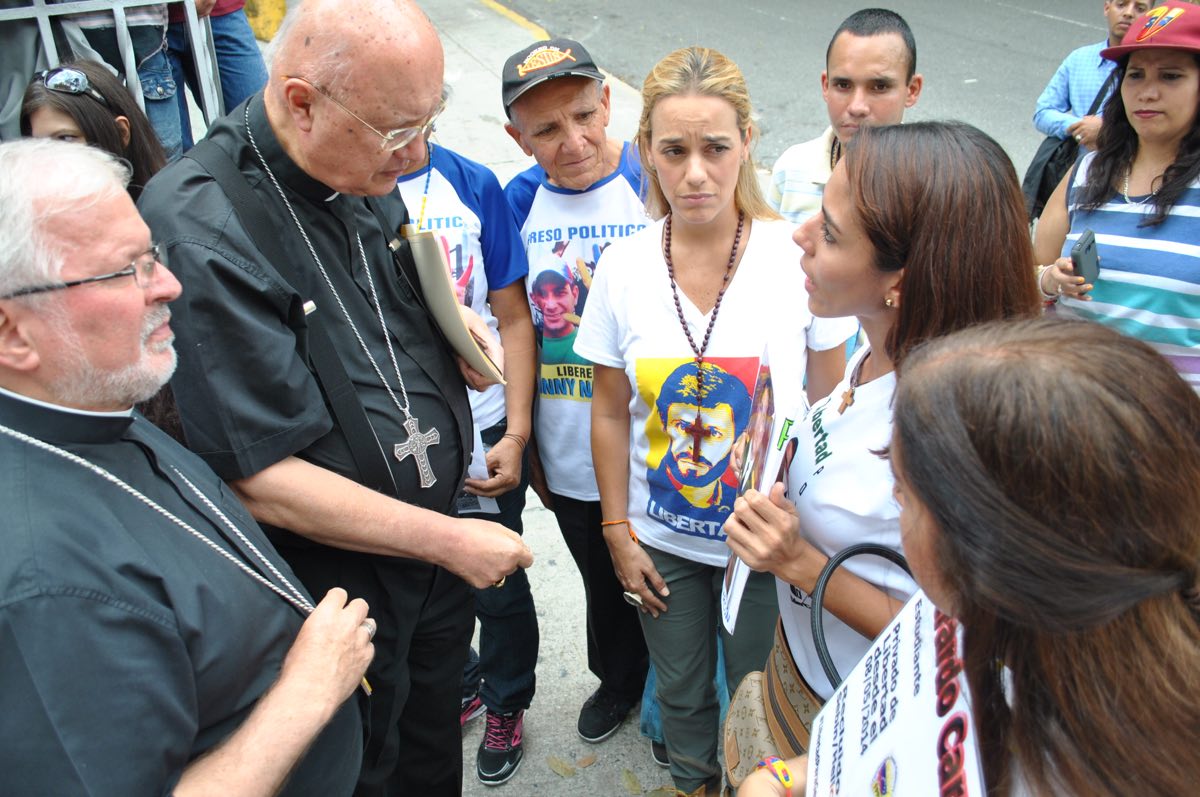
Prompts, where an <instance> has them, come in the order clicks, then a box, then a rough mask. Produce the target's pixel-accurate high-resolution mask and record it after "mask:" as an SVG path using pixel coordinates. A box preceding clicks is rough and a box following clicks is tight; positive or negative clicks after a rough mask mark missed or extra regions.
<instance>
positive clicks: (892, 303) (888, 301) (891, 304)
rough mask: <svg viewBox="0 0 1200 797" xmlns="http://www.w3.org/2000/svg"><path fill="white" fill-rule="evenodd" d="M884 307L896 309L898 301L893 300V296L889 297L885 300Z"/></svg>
mask: <svg viewBox="0 0 1200 797" xmlns="http://www.w3.org/2000/svg"><path fill="white" fill-rule="evenodd" d="M883 306H884V307H895V306H896V300H895V299H893V298H892V297H891V296H889V297H887V298H886V299H884V300H883Z"/></svg>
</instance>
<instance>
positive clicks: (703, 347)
mask: <svg viewBox="0 0 1200 797" xmlns="http://www.w3.org/2000/svg"><path fill="white" fill-rule="evenodd" d="M672 215H673V214H670V213H668V214H667V220H666V222H665V223H664V224H663V260H665V261H666V262H667V276H668V277H669V278H670V280H671V295H672V296H674V297H675V313H676V315H678V316H679V325H680V326H681V327H683V334H684V335H685V336H687V342H688V345H690V346H691V347H692V353H693V354H695V355H696V417H695V418H694V419H693V420H692V422H691V424H690V425H688V426H685V427H684V429H683V431H684V432H686V433H687V434H689V435H691V438H692V462H696V463H698V462H699V461H700V443H701V441H702V440H703V439H704V438H705V437H711V436H712V432H711V431H709V430H708V429H706V428H705V426H704V424H702V423H701V422H700V410H701V407H702V406H703V405H704V353H705V352H706V351H707V350H708V339H709V338H710V337H711V336H712V331H713V325H714V324H715V323H717V314H718V313H719V312H721V299H722V298H724V296H725V289H726V288H728V287H729V278H730V277H731V276H733V265H734V263H736V262H737V253H738V245H739V244H740V243H741V241H742V225H743V223H744V222H745V220H746V214H744V213H743V212H742V211H740V210H739V211H738V223H737V232H735V233H734V234H733V248H732V249H730V250H729V263H728V264H727V265H726V266H725V274H724V276H722V277H721V289H720V290H719V291H717V301H716V303H715V304H713V309H712V315H710V316H709V318H708V328H707V329H705V330H704V340H703V342H701V344H700V345H699V346H697V345H696V341H695V339H694V338H693V337H692V329H691V327H689V326H688V322H687V319H686V318H685V317H684V315H683V304H682V302H680V301H679V287H678V286H677V285H676V283H675V264H674V262H672V260H671V217H672Z"/></svg>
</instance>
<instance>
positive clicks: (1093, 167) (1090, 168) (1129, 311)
mask: <svg viewBox="0 0 1200 797" xmlns="http://www.w3.org/2000/svg"><path fill="white" fill-rule="evenodd" d="M1101 55H1102V56H1104V57H1105V58H1109V59H1112V60H1115V61H1116V62H1117V67H1116V68H1117V71H1118V73H1119V74H1120V75H1121V78H1120V85H1119V87H1118V89H1117V90H1116V91H1114V92H1113V94H1112V97H1111V98H1110V99H1109V101H1108V103H1107V105H1106V106H1105V108H1104V120H1103V124H1102V125H1101V127H1100V136H1099V140H1098V145H1097V148H1096V151H1095V152H1091V153H1088V154H1087V155H1085V156H1084V157H1083V159H1082V160H1080V162H1079V163H1078V165H1077V166H1076V167H1075V168H1074V169H1073V170H1072V171H1071V172H1070V173H1069V174H1068V176H1067V177H1066V178H1064V179H1063V181H1062V183H1061V184H1059V186H1058V188H1057V189H1056V190H1055V192H1054V194H1053V195H1051V197H1050V199H1049V200H1048V201H1047V203H1046V211H1045V213H1044V214H1043V215H1042V218H1041V221H1040V222H1039V223H1038V228H1037V243H1036V246H1035V254H1036V256H1037V261H1036V262H1038V263H1049V264H1050V265H1045V266H1041V267H1040V269H1039V271H1038V284H1039V286H1040V288H1041V290H1042V293H1043V295H1044V296H1045V298H1046V299H1047V300H1048V301H1051V302H1055V301H1057V306H1056V308H1055V311H1056V312H1057V313H1058V314H1059V315H1062V316H1065V317H1074V318H1086V319H1089V320H1092V321H1097V322H1099V323H1102V324H1107V325H1109V326H1112V327H1114V328H1116V329H1119V330H1120V331H1122V332H1124V333H1125V334H1127V335H1132V336H1134V337H1136V338H1140V339H1142V340H1144V341H1146V342H1147V343H1149V344H1150V345H1151V346H1153V347H1154V348H1155V349H1157V350H1158V352H1159V353H1160V354H1162V355H1163V356H1164V357H1166V358H1167V359H1168V360H1169V361H1171V362H1172V363H1173V364H1174V365H1175V367H1176V368H1177V369H1178V370H1179V372H1180V374H1182V375H1183V377H1184V379H1185V380H1186V381H1187V382H1188V383H1190V384H1191V385H1192V387H1193V389H1195V390H1197V391H1200V250H1197V248H1196V243H1197V241H1198V240H1200V216H1198V213H1200V113H1198V109H1200V7H1198V6H1195V5H1191V4H1187V3H1179V2H1169V3H1163V4H1160V5H1159V6H1157V7H1156V8H1154V9H1153V10H1152V11H1150V12H1149V13H1148V14H1144V15H1143V16H1141V17H1139V18H1138V19H1137V20H1136V21H1135V22H1134V23H1133V25H1132V26H1131V27H1130V28H1129V32H1128V33H1126V34H1125V38H1124V39H1123V40H1122V42H1121V44H1120V45H1119V46H1117V47H1110V48H1108V49H1106V50H1104V51H1103V52H1102V53H1101ZM1087 230H1091V231H1092V233H1093V234H1094V235H1095V239H1096V242H1097V246H1096V251H1097V252H1098V254H1099V257H1100V264H1099V265H1100V268H1099V270H1098V275H1099V278H1098V279H1097V278H1096V277H1095V275H1093V274H1090V273H1089V274H1088V275H1087V277H1086V278H1085V276H1084V274H1083V273H1080V272H1077V271H1076V269H1075V266H1074V265H1073V264H1072V260H1071V257H1070V252H1071V249H1072V248H1073V247H1074V246H1075V244H1076V242H1078V241H1079V240H1080V237H1081V236H1082V235H1083V234H1084V232H1085V231H1087ZM1093 280H1094V282H1093Z"/></svg>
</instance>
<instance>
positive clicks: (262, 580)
mask: <svg viewBox="0 0 1200 797" xmlns="http://www.w3.org/2000/svg"><path fill="white" fill-rule="evenodd" d="M0 434H5V435H8V436H9V437H11V438H13V439H15V440H19V441H21V442H22V443H26V444H28V445H30V446H33V447H34V448H39V449H41V450H42V451H45V452H47V453H50V454H53V455H54V456H56V457H61V458H63V459H65V460H67V461H68V462H72V463H74V464H76V465H78V466H79V467H81V468H85V469H86V470H90V471H91V472H92V473H94V474H96V475H97V476H99V477H100V478H102V479H104V480H105V481H107V482H109V483H110V484H112V485H114V486H115V487H117V489H119V490H121V491H123V492H125V493H127V494H128V495H130V496H132V497H133V498H134V499H136V500H137V501H139V502H141V503H142V504H144V505H145V506H147V507H148V508H150V509H151V510H153V511H154V512H156V513H158V514H159V515H161V516H162V517H164V518H165V519H167V520H168V521H170V522H171V523H174V524H175V525H176V526H178V527H179V528H181V529H183V530H184V531H186V532H187V533H188V534H190V535H191V536H192V537H194V538H196V540H198V541H199V542H201V543H202V544H203V545H205V546H206V547H207V548H208V549H209V550H211V551H213V552H214V553H216V554H217V555H218V556H220V557H221V558H223V559H225V560H226V561H227V562H229V563H230V564H232V565H233V566H234V567H236V568H237V569H238V570H240V571H242V572H243V573H244V574H246V575H247V576H249V577H250V578H251V579H253V580H254V581H257V582H258V583H259V584H261V585H263V586H264V587H266V588H267V589H269V590H271V591H272V592H274V593H275V594H276V595H278V596H279V597H281V598H283V599H284V600H285V601H287V602H288V603H290V604H291V605H292V606H294V607H295V608H296V610H297V611H299V612H300V614H301V615H302V616H304V617H308V616H309V615H310V614H312V613H313V610H314V608H315V607H314V606H313V604H312V601H310V600H309V599H308V598H307V597H305V595H304V593H303V592H301V591H300V590H299V589H297V588H296V585H294V584H293V583H292V582H291V581H289V580H288V577H287V576H285V575H284V574H283V573H281V572H280V570H279V568H278V567H276V566H275V565H274V563H273V562H271V560H270V559H269V558H267V557H266V556H264V555H263V552H262V551H260V550H259V549H258V546H257V545H255V544H254V543H253V542H251V541H250V539H249V538H248V537H247V536H246V535H245V533H244V532H243V531H242V530H241V529H240V528H238V526H237V525H236V524H235V523H234V522H233V521H232V520H230V519H229V517H228V516H227V515H226V514H225V513H224V512H222V511H221V509H220V508H219V507H218V506H217V505H216V504H214V503H213V502H212V499H210V498H209V497H208V496H207V495H205V494H204V493H203V492H201V491H200V488H199V487H197V486H196V485H195V484H193V483H192V480H191V479H189V478H188V477H187V476H184V475H183V472H182V471H180V470H179V468H177V467H175V466H174V465H172V466H171V471H172V472H173V473H174V474H175V475H176V476H178V477H179V479H180V481H182V482H183V483H184V484H186V485H187V487H188V489H189V490H191V491H192V493H194V494H195V496H196V497H197V498H198V499H200V501H201V502H202V503H203V504H204V506H206V507H207V508H208V511H210V512H212V513H213V514H214V515H215V516H216V517H217V519H218V520H220V521H221V525H223V526H224V527H225V528H226V529H228V531H229V532H230V533H231V534H232V535H233V536H234V537H236V538H237V539H238V541H239V542H241V544H242V545H243V546H244V548H245V549H246V550H247V551H249V552H250V553H251V554H252V555H253V557H254V560H255V561H257V563H258V565H261V566H262V567H263V568H264V569H265V570H266V572H268V573H270V574H271V575H272V576H274V577H275V579H276V581H277V582H278V583H276V581H272V580H271V579H269V578H267V577H266V576H264V575H263V574H262V573H261V572H259V571H258V570H256V569H255V567H251V565H250V564H247V563H246V562H245V561H243V560H242V559H240V558H238V557H237V556H235V555H234V554H233V553H231V552H230V551H228V550H226V549H225V548H223V547H221V546H220V545H218V544H217V543H216V542H215V541H214V540H212V539H210V538H209V537H208V536H206V535H204V534H202V533H201V532H200V531H198V530H197V529H196V528H195V527H194V526H192V525H191V524H190V523H188V522H187V521H185V520H184V519H183V518H181V517H179V516H178V515H176V514H175V513H173V512H171V511H170V510H169V509H167V508H166V507H164V506H163V505H162V504H159V503H158V502H157V501H155V500H154V499H153V498H150V497H149V496H148V495H146V494H145V493H143V492H142V491H141V490H139V489H137V488H136V487H134V486H133V485H132V484H129V483H128V482H126V481H125V480H124V479H122V478H121V477H120V476H117V475H115V474H114V473H112V472H111V471H108V470H106V469H104V468H102V467H100V466H99V465H97V464H96V463H94V462H91V461H90V460H87V459H84V458H83V457H81V456H79V455H78V454H75V453H72V452H70V451H67V450H66V449H62V448H59V447H58V446H56V445H54V444H53V443H47V442H46V441H45V440H40V439H38V438H36V437H33V436H31V435H27V434H25V433H24V432H19V431H17V430H16V429H12V428H10V427H7V426H4V425H3V424H0ZM209 520H210V522H211V518H210V519H209ZM252 564H253V561H252ZM280 585H282V586H280ZM361 686H362V689H363V691H364V692H365V693H366V694H367V696H368V697H370V695H371V691H372V690H371V684H370V683H369V682H368V681H367V679H366V678H365V677H364V678H363V679H362V682H361Z"/></svg>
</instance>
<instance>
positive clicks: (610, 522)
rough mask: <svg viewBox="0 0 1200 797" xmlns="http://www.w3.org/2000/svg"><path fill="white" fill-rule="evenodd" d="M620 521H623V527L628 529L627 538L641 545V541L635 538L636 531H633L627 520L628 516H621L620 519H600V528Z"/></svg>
mask: <svg viewBox="0 0 1200 797" xmlns="http://www.w3.org/2000/svg"><path fill="white" fill-rule="evenodd" d="M622 523H624V524H625V527H626V528H628V529H629V539H631V540H633V541H634V542H636V543H637V544H638V545H641V544H642V541H641V540H639V539H638V538H637V533H636V532H634V530H633V524H632V523H630V522H629V518H621V519H620V520H602V521H600V528H605V527H606V526H619V525H621V524H622Z"/></svg>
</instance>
